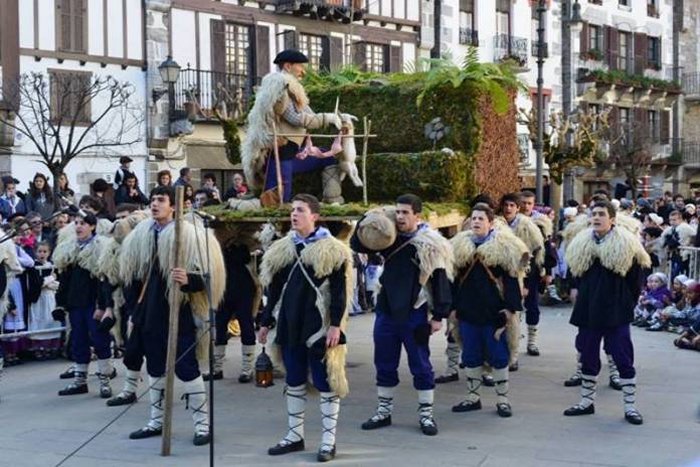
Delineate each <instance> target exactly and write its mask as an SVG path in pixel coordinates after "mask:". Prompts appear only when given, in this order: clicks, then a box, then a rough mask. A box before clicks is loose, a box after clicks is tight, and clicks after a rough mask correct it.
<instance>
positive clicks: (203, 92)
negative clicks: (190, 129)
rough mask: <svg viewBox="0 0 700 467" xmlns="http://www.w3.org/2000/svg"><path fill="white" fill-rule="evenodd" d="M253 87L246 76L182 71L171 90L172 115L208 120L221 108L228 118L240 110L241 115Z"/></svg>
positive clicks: (186, 69) (190, 69) (206, 71)
mask: <svg viewBox="0 0 700 467" xmlns="http://www.w3.org/2000/svg"><path fill="white" fill-rule="evenodd" d="M253 84H255V83H254V82H253V81H252V80H251V78H250V77H249V76H247V75H239V74H234V73H222V72H217V71H210V70H197V69H195V68H189V67H188V68H185V69H183V70H180V75H179V76H178V79H177V82H176V83H175V86H174V93H175V95H174V100H173V103H174V105H173V113H174V114H175V115H174V117H176V118H189V119H190V120H208V119H212V118H215V115H214V109H215V108H217V106H220V105H225V106H226V108H227V111H228V113H229V114H232V113H234V112H235V109H237V108H240V109H241V112H244V111H245V109H246V107H247V105H248V101H249V99H250V96H251V95H252V90H253Z"/></svg>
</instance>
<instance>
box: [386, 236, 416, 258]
mask: <svg viewBox="0 0 700 467" xmlns="http://www.w3.org/2000/svg"><path fill="white" fill-rule="evenodd" d="M409 243H411V241H410V240H407V241H405V242H404V243H403V244H402V245H401V246H399V247H398V248H397V249H395V250H394V251H392V252H391V253H389V255H388V256H387V257H386V258H384V264H386V263H388V262H389V260H390V259H391V258H393V257H394V255H395V254H396V253H398V252H399V251H401V250H403V249H404V248H405V247H406V246H407V245H408V244H409Z"/></svg>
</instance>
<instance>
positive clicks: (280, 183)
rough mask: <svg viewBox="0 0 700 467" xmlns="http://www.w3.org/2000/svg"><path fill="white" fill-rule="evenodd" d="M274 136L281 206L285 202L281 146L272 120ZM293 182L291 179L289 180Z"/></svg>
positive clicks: (278, 193)
mask: <svg viewBox="0 0 700 467" xmlns="http://www.w3.org/2000/svg"><path fill="white" fill-rule="evenodd" d="M272 138H273V140H274V144H275V145H274V148H275V150H274V153H275V169H276V171H277V195H278V196H279V197H280V206H282V204H283V203H284V188H283V187H282V164H280V148H279V145H278V144H277V124H275V123H274V122H272ZM289 182H290V183H291V180H290V181H289Z"/></svg>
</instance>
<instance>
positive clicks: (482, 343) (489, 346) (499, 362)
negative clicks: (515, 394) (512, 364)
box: [459, 321, 510, 370]
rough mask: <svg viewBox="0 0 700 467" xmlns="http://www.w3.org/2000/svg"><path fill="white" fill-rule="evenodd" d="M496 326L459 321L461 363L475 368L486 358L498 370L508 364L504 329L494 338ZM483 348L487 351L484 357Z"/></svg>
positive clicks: (508, 355) (508, 356) (508, 353)
mask: <svg viewBox="0 0 700 467" xmlns="http://www.w3.org/2000/svg"><path fill="white" fill-rule="evenodd" d="M495 332H496V328H495V327H494V326H491V325H487V326H477V325H474V324H471V323H467V322H466V321H460V322H459V335H460V337H461V338H462V365H464V366H465V367H467V368H477V367H480V366H481V365H483V364H484V361H486V360H488V362H489V365H491V366H492V367H493V368H495V369H497V370H500V369H501V368H505V367H507V366H508V359H509V358H510V352H509V351H508V342H507V340H506V333H505V331H504V332H503V333H502V334H501V336H500V338H499V339H498V340H496V339H495V338H494V336H493V335H494V333H495ZM484 349H485V350H486V352H487V354H488V355H487V356H486V359H484Z"/></svg>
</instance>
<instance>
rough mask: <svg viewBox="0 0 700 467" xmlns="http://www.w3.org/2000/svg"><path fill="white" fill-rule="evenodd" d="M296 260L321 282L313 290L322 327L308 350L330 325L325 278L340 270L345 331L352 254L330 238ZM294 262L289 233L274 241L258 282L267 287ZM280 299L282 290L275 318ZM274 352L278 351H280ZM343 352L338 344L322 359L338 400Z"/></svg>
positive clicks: (344, 386) (342, 390)
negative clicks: (342, 282) (342, 284)
mask: <svg viewBox="0 0 700 467" xmlns="http://www.w3.org/2000/svg"><path fill="white" fill-rule="evenodd" d="M299 260H300V261H301V263H302V265H304V266H306V267H308V268H309V270H312V271H313V274H314V276H315V279H319V280H322V282H321V285H320V286H318V287H317V288H316V290H317V291H318V293H317V295H316V311H318V313H319V314H320V315H321V316H320V317H321V322H322V325H321V327H320V328H319V329H318V330H317V331H316V332H315V333H314V334H312V335H311V337H309V338H308V339H307V342H306V344H307V346H308V347H310V346H311V345H313V343H314V342H316V341H317V340H318V339H319V338H321V337H322V336H324V335H325V334H326V332H327V331H328V328H329V326H330V310H329V305H330V301H331V296H330V285H329V281H328V279H327V278H328V276H330V275H331V273H333V272H334V271H336V270H338V269H339V268H343V269H344V274H345V303H344V304H343V309H344V312H343V317H342V319H341V322H340V329H341V330H342V331H345V329H346V327H347V320H348V316H349V311H350V307H352V296H353V280H352V264H353V263H352V252H351V251H350V248H349V247H348V246H347V245H346V244H344V243H343V242H341V241H339V240H337V239H335V238H333V237H327V238H323V239H320V240H317V241H315V242H313V243H311V244H310V245H308V246H306V247H305V248H304V249H303V250H302V251H301V253H300V254H299ZM296 261H297V253H296V246H295V244H294V240H293V234H292V233H291V232H290V233H289V234H288V235H287V236H285V237H284V238H281V239H279V240H277V241H275V242H274V243H273V244H272V245H271V246H270V248H269V249H268V250H267V251H266V252H265V255H264V256H263V260H262V264H261V265H260V283H261V284H262V286H263V287H269V286H270V285H271V284H272V281H273V279H274V278H275V276H276V275H277V274H278V273H281V272H282V271H283V270H285V269H286V268H287V267H289V266H291V265H293V264H294V263H296ZM283 299H284V290H283V291H282V296H280V298H279V300H278V301H277V304H276V307H275V309H274V310H273V316H274V318H275V319H277V318H278V316H279V313H280V307H281V305H282V301H283ZM268 339H269V338H268ZM273 342H274V340H273ZM276 347H277V346H276ZM277 350H278V351H279V349H277ZM346 353H347V346H346V345H337V346H335V347H333V348H331V349H327V350H326V356H325V362H326V370H327V372H328V384H329V385H330V387H331V389H332V390H333V391H334V392H336V393H337V394H338V395H339V396H340V397H345V396H346V395H347V394H348V392H349V388H348V382H347V378H346V375H345V356H346ZM277 357H278V356H277Z"/></svg>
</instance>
